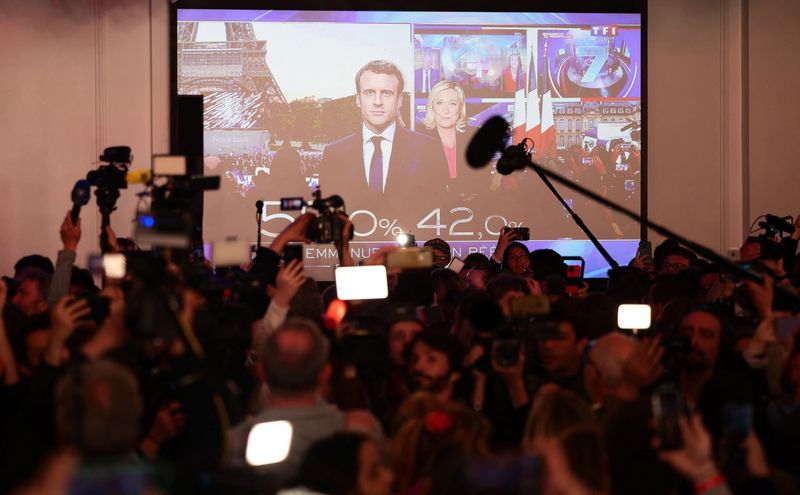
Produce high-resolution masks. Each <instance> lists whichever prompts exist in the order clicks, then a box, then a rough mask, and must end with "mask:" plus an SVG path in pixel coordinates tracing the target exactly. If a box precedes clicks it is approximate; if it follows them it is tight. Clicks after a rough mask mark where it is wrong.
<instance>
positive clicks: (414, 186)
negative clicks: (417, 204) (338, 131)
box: [320, 60, 448, 228]
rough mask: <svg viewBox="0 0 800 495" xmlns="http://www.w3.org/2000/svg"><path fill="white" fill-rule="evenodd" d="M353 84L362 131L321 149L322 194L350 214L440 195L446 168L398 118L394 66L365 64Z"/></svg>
mask: <svg viewBox="0 0 800 495" xmlns="http://www.w3.org/2000/svg"><path fill="white" fill-rule="evenodd" d="M355 83H356V105H357V106H358V108H359V110H360V111H361V117H362V125H361V129H360V130H358V131H357V132H355V133H353V134H351V135H349V136H345V137H344V138H342V139H340V140H338V141H335V142H333V143H331V144H329V145H327V146H326V147H325V150H324V152H323V156H322V163H321V165H320V168H321V170H320V187H321V188H322V192H323V193H324V194H325V195H328V194H339V195H341V196H342V197H343V198H344V199H345V202H346V204H347V205H348V209H349V210H353V209H354V207H358V208H365V209H368V210H371V211H373V212H375V211H376V210H382V211H386V210H408V209H409V208H410V206H409V205H405V208H401V206H402V203H403V202H404V200H408V199H411V196H412V195H413V196H414V197H415V198H416V197H418V195H419V194H435V193H437V192H443V191H444V190H445V186H446V183H447V179H448V177H446V176H445V174H444V172H446V171H447V167H446V163H444V159H443V157H442V153H441V152H440V150H439V149H438V148H437V144H438V143H436V142H435V141H434V140H433V139H431V138H430V137H428V136H425V135H423V134H420V133H417V132H414V131H411V130H409V129H407V128H405V126H404V125H403V124H402V119H401V118H400V117H399V115H400V113H399V112H400V109H401V107H402V104H403V75H402V73H401V72H400V70H399V69H398V68H397V66H395V65H394V64H392V63H391V62H386V61H382V60H375V61H372V62H369V63H368V64H366V65H365V66H364V67H362V68H361V69H360V70H359V71H358V73H357V74H356V79H355ZM414 201H417V200H416V199H415V200H414ZM388 212H391V211H388ZM388 212H387V213H388ZM417 220H419V219H417ZM411 227H413V225H410V226H409V228H411Z"/></svg>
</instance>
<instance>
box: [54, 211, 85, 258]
mask: <svg viewBox="0 0 800 495" xmlns="http://www.w3.org/2000/svg"><path fill="white" fill-rule="evenodd" d="M58 233H59V235H60V236H61V243H62V244H63V245H64V249H66V250H67V251H75V250H76V249H78V242H80V240H81V219H80V217H78V222H77V223H72V212H70V211H68V212H67V216H65V217H64V221H63V222H61V228H60V229H59V231H58Z"/></svg>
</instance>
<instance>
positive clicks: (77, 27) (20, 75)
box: [0, 0, 168, 274]
mask: <svg viewBox="0 0 800 495" xmlns="http://www.w3.org/2000/svg"><path fill="white" fill-rule="evenodd" d="M153 4H154V5H153V7H152V9H151V5H150V3H149V2H148V0H124V1H122V0H115V1H113V2H112V1H110V0H105V1H104V0H76V1H69V2H53V1H48V0H32V1H30V2H3V3H2V4H0V33H2V38H3V40H2V43H3V49H2V50H0V73H2V77H0V122H2V127H1V128H0V129H1V130H0V150H2V155H0V156H1V157H2V158H0V161H2V166H0V198H2V199H0V201H2V205H3V214H2V215H0V231H2V232H3V233H5V234H6V235H5V236H4V238H3V242H2V244H0V273H3V274H6V273H9V272H10V271H11V267H12V266H13V263H14V261H15V260H17V259H19V258H20V257H21V256H23V255H25V254H30V253H33V252H37V253H41V254H45V255H48V256H50V257H52V258H53V259H55V255H56V252H57V251H58V249H59V247H60V240H59V235H58V230H59V226H60V224H61V221H62V220H63V218H64V215H65V213H66V211H67V210H68V209H69V208H70V206H71V203H70V197H69V195H70V191H71V189H72V186H73V184H74V183H75V181H76V180H77V179H80V178H83V177H84V176H85V175H86V173H87V172H88V171H89V170H91V169H92V168H94V167H96V163H95V162H96V161H97V157H98V156H99V155H100V154H101V153H102V150H103V149H104V148H106V147H108V146H114V145H129V146H131V148H132V149H133V151H134V155H135V158H134V166H138V167H149V163H148V161H149V160H148V157H149V156H150V155H151V154H152V153H154V152H159V153H164V152H166V151H168V149H167V148H168V133H167V120H166V119H167V116H168V111H167V108H166V105H165V103H164V101H165V99H166V94H167V90H166V84H167V80H168V79H167V74H166V72H165V71H166V70H167V68H168V65H167V64H168V60H167V59H166V53H167V46H166V45H167V22H166V19H167V17H166V12H167V3H166V2H159V1H154V2H153ZM151 12H152V15H154V16H156V17H155V18H159V17H160V19H159V22H156V23H153V25H151V22H150V18H151ZM151 40H153V41H155V43H151ZM162 40H163V41H162ZM151 45H152V46H154V47H157V48H156V49H154V50H151ZM152 61H155V62H156V63H157V66H156V70H155V71H154V70H152V69H151V67H152V64H151V62H152ZM160 67H163V69H161V68H160ZM151 80H154V82H153V83H152V84H151ZM159 82H160V83H161V86H163V88H164V89H163V90H162V88H161V87H159V86H158V83H159ZM152 88H156V93H158V92H162V93H163V95H160V94H155V95H154V92H153V91H152ZM134 207H135V196H134V195H133V194H132V191H131V190H129V191H128V192H124V193H123V194H122V197H121V198H120V200H119V202H118V208H119V210H118V211H117V212H115V213H114V215H113V216H112V227H114V229H115V230H117V231H118V232H120V233H123V234H126V235H127V234H128V233H129V232H130V220H131V218H133V213H134ZM96 211H97V208H96V207H95V203H94V198H93V199H92V203H91V204H90V205H89V206H88V207H87V208H85V209H84V212H83V214H82V215H81V216H82V227H83V233H84V235H83V240H82V241H81V246H80V248H79V253H78V263H79V264H80V265H83V266H85V263H86V258H87V256H88V254H89V253H90V252H93V251H97V250H98V248H97V246H98V242H97V234H96V233H97V231H98V225H99V222H100V219H99V215H98V214H97V213H96Z"/></svg>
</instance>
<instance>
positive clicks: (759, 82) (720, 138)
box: [0, 0, 800, 273]
mask: <svg viewBox="0 0 800 495" xmlns="http://www.w3.org/2000/svg"><path fill="white" fill-rule="evenodd" d="M741 2H742V0H704V1H697V0H671V1H669V2H666V1H662V0H651V1H650V7H649V8H650V13H649V35H648V42H649V74H648V75H649V84H650V86H649V97H650V100H649V105H650V106H649V122H648V129H649V139H650V143H649V144H650V148H649V159H650V181H649V184H650V214H651V218H652V219H653V220H655V221H657V222H660V223H662V224H664V225H666V226H667V227H670V228H674V229H675V230H677V231H678V232H680V233H682V234H684V235H687V236H689V237H692V238H694V239H696V240H698V241H700V242H703V243H705V244H708V245H709V246H711V247H713V248H715V249H718V250H720V251H724V250H725V249H727V248H728V247H731V246H735V245H736V243H737V240H738V239H740V238H741V236H742V234H743V232H742V231H743V229H742V225H743V224H744V223H745V218H744V216H745V215H746V211H747V210H748V209H749V210H750V211H752V212H754V213H756V212H764V211H771V212H775V213H780V214H793V213H795V211H793V208H794V209H796V210H797V212H800V204H797V203H798V202H797V201H795V200H794V197H795V195H794V194H793V193H794V192H795V191H797V190H798V185H800V184H799V181H800V173H796V172H794V167H793V165H794V164H793V159H794V158H795V155H797V152H796V151H795V150H794V147H793V146H791V145H792V144H793V143H794V142H796V141H797V140H798V133H797V131H796V129H797V125H796V124H795V118H794V117H795V115H797V113H798V112H797V110H798V100H797V99H796V98H789V97H784V96H783V95H793V91H795V90H796V89H797V88H798V87H800V85H799V84H798V82H800V81H798V80H799V79H800V61H798V59H797V58H796V57H794V56H793V55H792V53H793V52H792V49H793V47H794V46H797V44H798V43H797V41H800V40H798V38H800V33H798V31H797V30H796V26H798V25H800V22H798V21H800V2H796V1H795V0H759V1H758V2H751V3H752V4H753V5H750V16H749V24H750V29H749V31H747V33H748V35H749V45H750V53H751V56H750V58H749V72H748V74H749V82H750V93H749V95H750V97H749V107H746V105H745V106H744V107H743V105H744V103H746V101H745V100H744V99H743V98H742V97H741V84H742V77H741V75H742V71H743V70H747V64H744V65H743V64H742V63H741V62H742V61H741V53H742V51H741V36H742V32H741V30H740V27H741V14H740V5H741ZM167 5H168V2H167V1H166V0H124V1H122V0H114V1H112V0H76V1H70V2H52V1H47V0H32V1H30V2H3V3H2V4H1V5H0V33H3V34H2V36H3V49H2V50H0V70H2V74H3V77H1V78H0V121H2V122H3V125H2V130H1V131H0V150H2V155H0V156H2V167H0V198H2V204H3V205H4V209H3V214H2V215H0V231H2V232H4V233H6V234H7V236H6V237H5V238H4V240H3V242H2V244H0V273H8V272H10V270H11V266H12V264H13V263H14V261H15V260H16V259H18V258H19V257H20V256H22V255H24V254H29V253H32V252H40V253H42V254H46V255H49V256H52V257H55V253H56V252H57V250H58V248H59V245H60V243H59V239H58V227H59V225H60V222H61V220H62V219H63V215H64V213H65V212H66V210H67V209H68V208H69V192H70V190H71V188H72V185H73V184H74V181H75V180H76V179H78V178H80V177H83V176H84V175H85V174H86V172H87V171H88V170H90V169H91V168H93V167H94V162H95V161H96V160H97V156H98V155H99V154H100V152H101V151H102V150H103V148H105V147H107V146H112V145H119V144H128V145H130V146H131V147H132V148H133V150H134V154H135V156H136V158H135V161H134V166H135V167H147V166H149V164H148V161H147V157H149V156H150V155H151V154H152V153H163V152H166V151H167V148H168V128H167V118H168V109H167V105H168V58H167V55H168V47H167V41H168V40H167V29H168V15H167ZM756 53H757V54H759V56H758V57H757V58H756V57H754V56H753V55H752V54H756ZM745 107H746V108H747V109H749V113H750V118H751V120H750V126H749V129H750V136H751V139H750V141H749V149H750V153H749V155H747V154H746V153H743V146H742V143H741V139H738V138H737V137H738V136H741V132H742V124H741V115H742V114H741V111H742V109H743V108H745ZM744 150H746V148H744ZM748 157H749V161H750V166H749V174H748V173H747V172H748V170H747V168H743V163H744V164H746V163H747V160H746V159H745V160H743V158H748ZM748 179H749V184H750V187H749V188H748V187H747V186H746V184H747V181H748ZM136 190H138V187H136V186H135V187H134V191H136ZM134 202H135V197H134V195H133V191H128V192H127V193H124V194H123V197H122V199H121V200H120V202H119V206H120V209H119V211H118V212H116V213H115V214H114V216H113V226H114V228H115V229H116V230H117V231H118V232H120V233H121V234H125V235H127V234H129V233H130V220H131V218H132V217H133V210H134ZM95 211H96V208H94V207H91V208H89V209H87V212H86V213H85V214H84V215H83V222H84V224H83V225H84V232H85V233H86V235H85V238H84V241H83V243H82V247H81V251H80V253H79V263H80V264H83V263H85V257H86V255H87V254H88V252H90V251H96V250H97V240H96V238H95V232H97V225H98V223H99V218H97V215H96V214H95Z"/></svg>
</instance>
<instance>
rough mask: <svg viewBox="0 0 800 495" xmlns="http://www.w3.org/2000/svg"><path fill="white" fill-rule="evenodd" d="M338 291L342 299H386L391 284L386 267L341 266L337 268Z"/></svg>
mask: <svg viewBox="0 0 800 495" xmlns="http://www.w3.org/2000/svg"><path fill="white" fill-rule="evenodd" d="M334 273H335V276H336V293H337V295H338V297H339V299H341V300H342V301H352V300H360V299H386V297H387V296H388V295H389V285H388V283H387V279H386V267H385V266H383V265H374V266H340V267H339V268H337V269H336V272H334Z"/></svg>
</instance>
